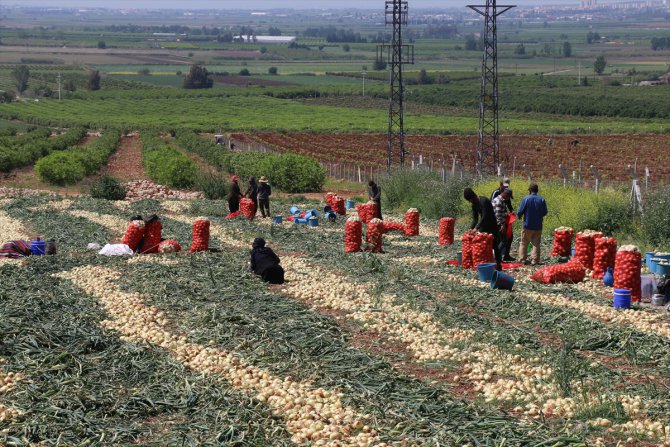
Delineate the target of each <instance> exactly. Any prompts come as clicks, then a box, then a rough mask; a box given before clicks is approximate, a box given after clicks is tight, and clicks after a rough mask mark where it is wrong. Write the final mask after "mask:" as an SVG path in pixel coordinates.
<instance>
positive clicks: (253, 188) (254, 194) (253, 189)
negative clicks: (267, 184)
mask: <svg viewBox="0 0 670 447" xmlns="http://www.w3.org/2000/svg"><path fill="white" fill-rule="evenodd" d="M244 196H245V197H246V198H247V199H251V200H252V202H254V217H256V213H257V212H258V183H256V177H254V176H253V175H252V176H251V177H249V186H247V191H246V192H245V193H244Z"/></svg>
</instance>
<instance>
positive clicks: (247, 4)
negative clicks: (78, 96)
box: [2, 0, 579, 9]
mask: <svg viewBox="0 0 670 447" xmlns="http://www.w3.org/2000/svg"><path fill="white" fill-rule="evenodd" d="M578 2H579V1H578V0H551V1H549V2H548V1H546V0H516V1H512V2H511V3H512V4H519V5H531V4H541V3H544V4H547V3H551V4H570V3H578ZM2 3H3V4H5V5H8V4H15V5H19V4H20V5H30V6H51V7H62V6H80V7H107V8H179V9H183V8H216V9H226V8H244V9H262V8H281V7H285V8H333V7H335V8H349V7H356V8H367V9H378V8H379V7H380V5H382V6H383V5H384V0H365V1H361V0H334V1H328V0H189V1H183V0H3V1H2ZM468 3H470V4H472V3H477V1H473V0H469V1H468V0H409V6H410V8H427V7H445V8H448V7H454V6H464V5H466V4H468ZM479 3H482V2H481V1H479ZM500 3H506V2H504V1H501V2H500Z"/></svg>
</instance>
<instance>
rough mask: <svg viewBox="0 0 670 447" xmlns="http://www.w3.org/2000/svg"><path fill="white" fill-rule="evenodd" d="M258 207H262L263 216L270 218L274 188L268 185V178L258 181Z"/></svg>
mask: <svg viewBox="0 0 670 447" xmlns="http://www.w3.org/2000/svg"><path fill="white" fill-rule="evenodd" d="M258 183H260V184H259V185H258V205H259V206H260V207H261V215H262V216H263V217H264V218H265V217H270V196H271V195H272V187H271V186H270V183H268V178H267V177H266V176H263V177H261V179H260V180H259V181H258Z"/></svg>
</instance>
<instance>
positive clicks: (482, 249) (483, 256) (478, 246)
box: [472, 233, 495, 268]
mask: <svg viewBox="0 0 670 447" xmlns="http://www.w3.org/2000/svg"><path fill="white" fill-rule="evenodd" d="M493 241H494V238H493V235H492V234H489V233H477V234H475V236H474V238H473V239H472V267H473V268H474V267H477V265H479V264H484V263H491V262H495V258H494V257H493Z"/></svg>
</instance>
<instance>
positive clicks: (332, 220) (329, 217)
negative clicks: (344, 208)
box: [323, 211, 337, 222]
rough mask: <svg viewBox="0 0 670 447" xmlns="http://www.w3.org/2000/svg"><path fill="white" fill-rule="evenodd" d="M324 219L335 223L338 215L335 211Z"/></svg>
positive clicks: (328, 213) (330, 212)
mask: <svg viewBox="0 0 670 447" xmlns="http://www.w3.org/2000/svg"><path fill="white" fill-rule="evenodd" d="M323 217H324V219H328V220H329V221H331V222H335V221H336V220H337V213H336V212H335V211H328V212H327V213H325V214H324V215H323Z"/></svg>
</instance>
